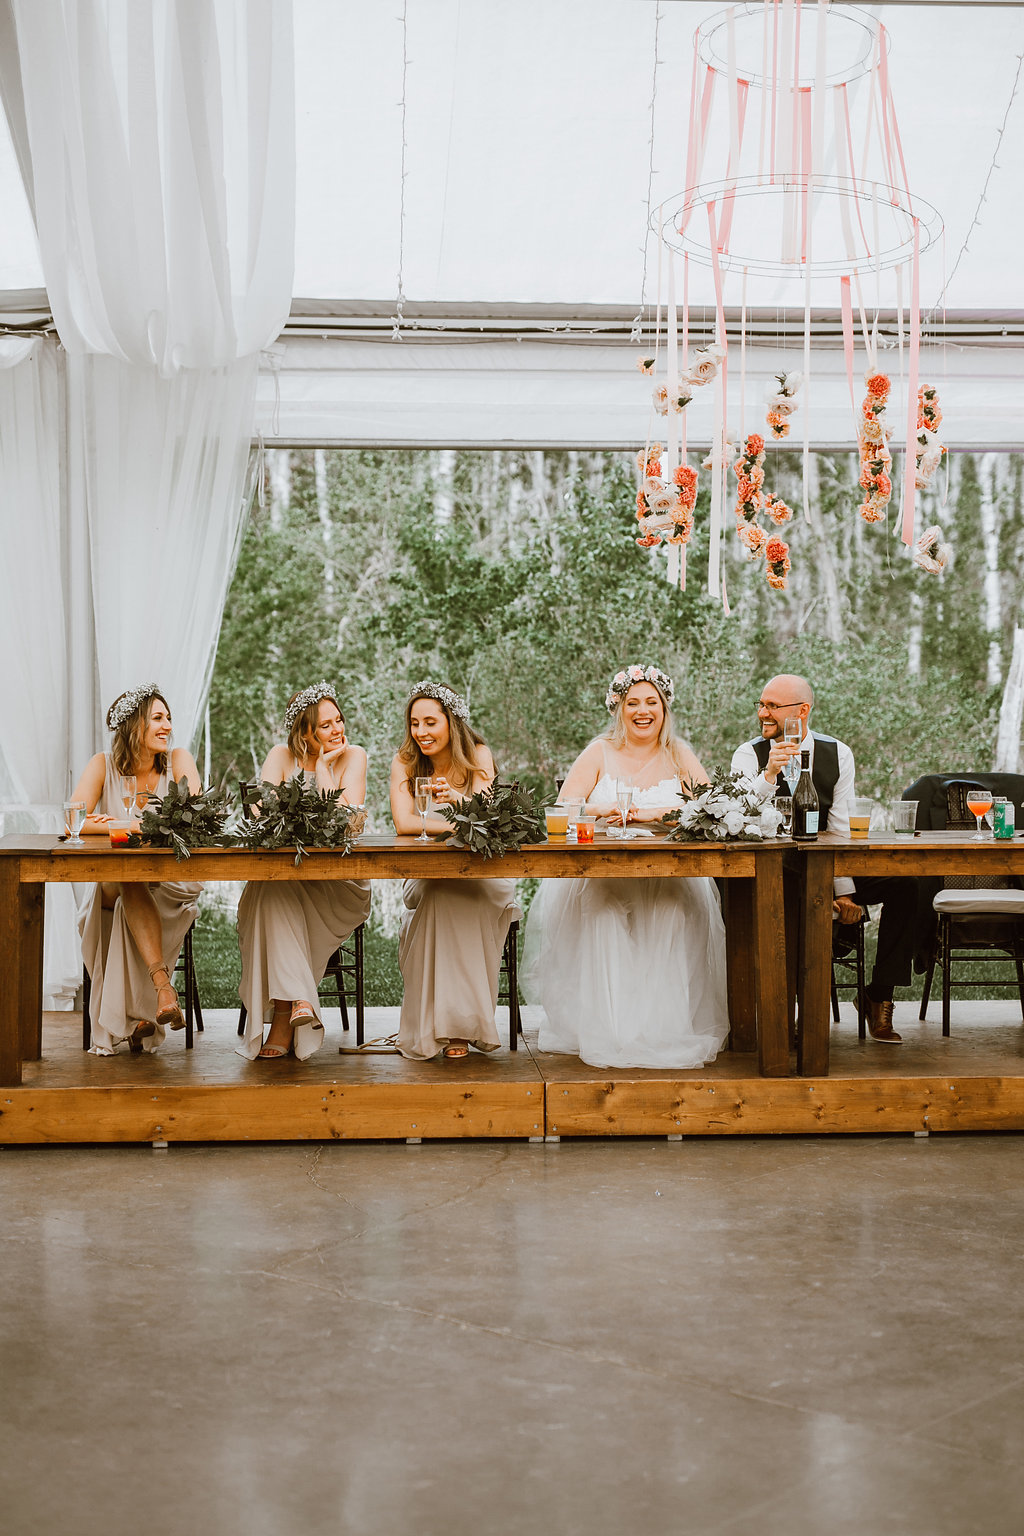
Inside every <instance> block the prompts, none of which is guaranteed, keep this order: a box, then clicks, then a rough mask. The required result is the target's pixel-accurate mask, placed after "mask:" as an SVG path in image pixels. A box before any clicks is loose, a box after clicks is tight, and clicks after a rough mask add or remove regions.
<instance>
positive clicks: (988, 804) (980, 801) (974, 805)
mask: <svg viewBox="0 0 1024 1536" xmlns="http://www.w3.org/2000/svg"><path fill="white" fill-rule="evenodd" d="M967 809H968V810H969V811H970V813H971V815H972V816H973V817H974V819H975V821H976V822H977V823H978V830H977V832H976V833H975V834H974V836H973V838H972V839H971V841H972V842H974V843H983V842H984V841H985V834H984V832H982V830H981V824H982V822H983V821H984V819H985V817H986V815H987V814H988V812H989V811H990V810H991V809H992V791H991V790H989V789H969V790H968V791H967Z"/></svg>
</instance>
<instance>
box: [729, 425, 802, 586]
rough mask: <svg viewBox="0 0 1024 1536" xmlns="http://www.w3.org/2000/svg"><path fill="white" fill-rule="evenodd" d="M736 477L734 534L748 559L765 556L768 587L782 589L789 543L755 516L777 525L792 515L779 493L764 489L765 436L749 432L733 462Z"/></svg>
mask: <svg viewBox="0 0 1024 1536" xmlns="http://www.w3.org/2000/svg"><path fill="white" fill-rule="evenodd" d="M733 473H734V474H735V476H736V535H737V537H738V539H739V541H740V543H741V544H742V545H743V548H744V551H745V553H746V556H747V559H748V560H760V559H761V557H762V556H764V559H765V578H766V580H767V582H768V585H769V586H770V587H774V588H775V589H776V590H777V591H783V590H784V589H785V586H786V576H787V575H788V573H789V571H790V570H791V568H792V567H791V565H790V559H789V545H788V544H787V543H786V542H785V540H784V539H782V538H780V537H779V535H778V534H771V535H770V534H768V533H767V532H766V531H765V529H764V528H762V527H761V524H760V522H759V521H758V518H759V516H760V514H761V513H762V512H763V513H765V515H766V516H767V517H769V518H770V519H771V521H772V522H773V523H774V524H775V525H776V527H781V525H782V524H783V523H788V522H789V520H790V518H791V517H792V516H793V509H792V507H788V506H787V505H786V503H785V502H784V501H783V500H782V498H781V496H776V495H775V493H774V491H765V489H764V438H763V437H762V436H761V435H760V433H758V432H752V433H751V434H750V436H749V437H748V438H747V441H746V444H745V446H744V449H743V453H742V454H741V455H740V457H739V458H738V459H737V460H736V463H735V464H734V465H733Z"/></svg>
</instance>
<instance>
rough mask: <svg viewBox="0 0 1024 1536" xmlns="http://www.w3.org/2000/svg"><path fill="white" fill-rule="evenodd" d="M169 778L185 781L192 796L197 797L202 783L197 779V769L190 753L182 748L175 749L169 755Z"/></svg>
mask: <svg viewBox="0 0 1024 1536" xmlns="http://www.w3.org/2000/svg"><path fill="white" fill-rule="evenodd" d="M171 778H172V779H174V780H175V781H177V780H178V779H182V778H184V779H187V780H188V787H189V789H190V790H191V791H192V793H193V794H194V795H198V794H199V792H200V791H201V789H202V787H203V781H202V779H201V778H200V777H199V769H198V768H197V767H196V760H195V758H194V757H193V756H192V753H191V752H186V751H185V748H184V747H175V749H174V751H173V752H172V753H171Z"/></svg>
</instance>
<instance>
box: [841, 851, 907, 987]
mask: <svg viewBox="0 0 1024 1536" xmlns="http://www.w3.org/2000/svg"><path fill="white" fill-rule="evenodd" d="M853 899H854V901H856V903H857V905H858V906H859V907H874V906H877V905H878V904H879V903H881V907H882V910H881V912H880V913H879V918H878V949H877V952H876V954H875V968H874V970H873V971H872V973H871V982H870V984H869V990H870V992H871V993H872V995H873V996H874V998H875V1000H876V1002H885V1001H887V1000H888V999H889V998H891V997H892V995H893V992H894V990H895V989H896V988H897V987H907V986H909V985H910V976H911V966H912V963H913V959H914V950H915V949H916V947H917V881H916V880H915V879H914V877H913V875H876V876H874V877H873V878H872V877H870V876H869V877H867V878H865V877H863V876H861V877H858V879H857V881H856V886H855V889H854V893H853Z"/></svg>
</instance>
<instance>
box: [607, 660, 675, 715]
mask: <svg viewBox="0 0 1024 1536" xmlns="http://www.w3.org/2000/svg"><path fill="white" fill-rule="evenodd" d="M634 683H653V684H654V686H655V688H657V690H658V692H659V693H660V694H661V696H662V698H663V699H664V700H665V703H666V705H668V704H671V703H672V698H673V695H674V694H675V691H676V689H675V684H674V683H673V681H672V679H671V678H670V677H669V675H668V673H667V672H663V671H662V670H661V668H660V667H641V666H637V665H635V664H634V665H633V666H632V667H624V668H623V670H622V671H621V672H616V674H615V676H614V677H613V678H612V680H611V682H610V683H609V684H608V692H607V693H606V694H605V696H604V702H605V705H606V707H607V710H608V713H609V714H610V715H614V713H615V711H616V710H617V709H618V707H619V705H620V704H621V703H622V701H623V699H624V698H625V697H626V694H627V693H628V692H629V690H630V689H631V688H632V687H633V684H634Z"/></svg>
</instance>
